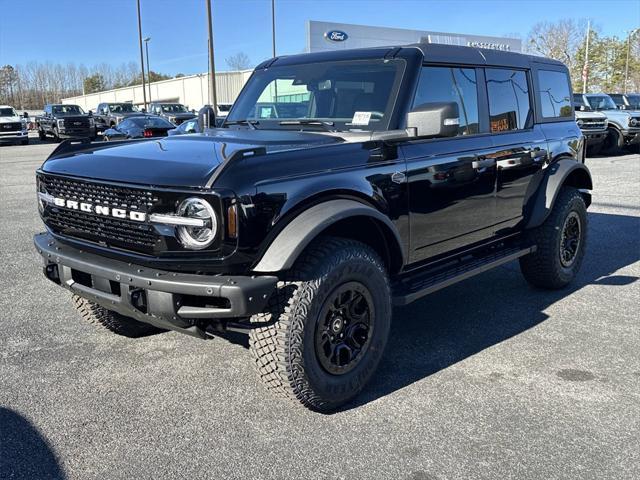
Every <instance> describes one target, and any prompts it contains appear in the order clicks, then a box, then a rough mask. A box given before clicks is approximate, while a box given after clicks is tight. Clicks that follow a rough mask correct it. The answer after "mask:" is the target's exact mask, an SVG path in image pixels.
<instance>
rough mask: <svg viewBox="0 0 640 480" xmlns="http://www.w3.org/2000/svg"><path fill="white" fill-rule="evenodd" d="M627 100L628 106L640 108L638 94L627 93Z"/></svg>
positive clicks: (634, 108) (635, 108)
mask: <svg viewBox="0 0 640 480" xmlns="http://www.w3.org/2000/svg"><path fill="white" fill-rule="evenodd" d="M627 102H629V108H631V109H633V110H640V95H627Z"/></svg>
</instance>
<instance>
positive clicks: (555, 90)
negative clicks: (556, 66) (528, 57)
mask: <svg viewBox="0 0 640 480" xmlns="http://www.w3.org/2000/svg"><path fill="white" fill-rule="evenodd" d="M538 84H539V85H540V93H539V95H540V105H541V106H542V116H543V118H556V117H571V116H572V115H573V113H572V110H573V108H572V107H571V93H570V89H569V78H568V77H567V74H566V73H564V72H555V71H551V70H538Z"/></svg>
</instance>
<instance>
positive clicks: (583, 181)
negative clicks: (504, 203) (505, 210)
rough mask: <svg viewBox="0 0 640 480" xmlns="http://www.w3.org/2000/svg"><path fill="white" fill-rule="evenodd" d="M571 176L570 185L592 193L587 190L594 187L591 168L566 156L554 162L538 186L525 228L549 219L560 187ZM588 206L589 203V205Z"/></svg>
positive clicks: (535, 225)
mask: <svg viewBox="0 0 640 480" xmlns="http://www.w3.org/2000/svg"><path fill="white" fill-rule="evenodd" d="M569 176H572V181H571V182H570V185H571V186H573V187H575V188H577V189H579V190H581V191H583V193H585V194H586V195H589V200H590V194H589V193H588V192H585V191H586V190H592V189H593V181H592V180H591V173H590V172H589V169H588V168H587V167H586V166H585V165H584V164H583V163H580V162H577V161H575V160H574V159H569V158H564V159H559V160H558V161H556V162H554V163H552V164H551V165H550V166H549V167H548V168H547V169H546V173H545V176H544V178H543V179H542V180H541V181H540V185H539V186H538V193H537V194H536V196H535V197H534V198H535V200H534V202H533V205H532V207H531V208H530V210H529V211H530V215H529V218H528V221H527V223H526V225H525V228H534V227H537V226H539V225H542V223H543V222H544V221H545V220H546V219H547V217H548V216H549V214H550V213H551V210H552V209H553V206H554V204H555V201H556V198H557V197H558V193H559V192H560V188H561V187H562V186H563V185H564V184H565V183H566V182H567V180H568V179H569ZM587 206H588V205H587Z"/></svg>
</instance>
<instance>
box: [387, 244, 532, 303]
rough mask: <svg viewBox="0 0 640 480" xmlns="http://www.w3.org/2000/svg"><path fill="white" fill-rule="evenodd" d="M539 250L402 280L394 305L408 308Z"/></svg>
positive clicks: (510, 252) (479, 259)
mask: <svg viewBox="0 0 640 480" xmlns="http://www.w3.org/2000/svg"><path fill="white" fill-rule="evenodd" d="M535 251H536V247H535V246H532V247H528V248H524V249H522V248H509V249H505V250H500V251H498V252H492V253H490V254H488V255H484V256H482V257H471V258H469V259H466V260H465V259H461V260H459V261H457V262H456V263H455V264H454V265H453V266H448V267H442V268H439V269H437V270H435V271H434V270H431V271H428V272H423V273H419V274H416V275H415V276H412V277H410V278H407V279H403V280H402V281H401V282H399V284H398V285H397V287H398V288H397V289H394V290H395V291H394V296H393V304H394V305H398V306H402V305H408V304H409V303H411V302H414V301H416V300H418V299H420V298H422V297H424V296H425V295H429V294H430V293H433V292H436V291H438V290H440V289H442V288H445V287H448V286H450V285H453V284H454V283H458V282H461V281H463V280H466V279H467V278H471V277H473V276H475V275H478V274H480V273H483V272H486V271H487V270H491V269H492V268H495V267H498V266H500V265H503V264H505V263H509V262H511V261H513V260H515V259H517V258H520V257H523V256H524V255H528V254H529V253H533V252H535Z"/></svg>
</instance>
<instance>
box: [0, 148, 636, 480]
mask: <svg viewBox="0 0 640 480" xmlns="http://www.w3.org/2000/svg"><path fill="white" fill-rule="evenodd" d="M53 148H55V145H54V144H52V143H45V144H40V143H38V142H37V140H36V141H34V142H33V144H32V145H29V146H3V147H0V205H1V207H0V226H1V232H0V259H1V261H2V266H3V268H2V273H3V274H2V277H1V282H2V289H1V290H0V312H1V316H2V318H1V320H0V478H3V479H4V478H8V479H13V478H34V479H42V478H72V479H93V478H95V479H105V478H108V479H132V478H135V479H146V478H149V479H151V478H154V479H157V478H189V479H195V478H214V479H235V478H238V479H240V478H242V479H245V478H246V479H250V478H255V479H282V478H296V479H316V478H318V479H342V478H349V479H366V478H383V479H413V480H418V479H430V480H433V479H463V478H501V479H504V478H517V479H525V478H530V479H541V478H545V479H566V478H581V479H587V478H594V479H595V478H597V479H614V478H615V479H622V478H629V479H631V478H638V476H640V448H639V447H638V445H640V325H639V323H638V318H639V317H638V311H639V310H640V282H639V281H638V277H640V155H631V154H627V155H622V156H618V157H613V158H606V157H598V158H593V159H589V160H588V162H587V164H588V166H589V167H590V168H591V171H592V174H593V177H594V184H595V191H594V203H593V205H592V206H591V208H590V209H589V221H590V224H589V239H588V252H587V256H586V259H585V262H584V265H583V268H582V271H581V273H580V276H579V278H578V279H577V282H576V283H575V284H574V285H572V286H571V287H570V288H568V289H566V290H564V291H561V292H546V291H537V290H534V289H532V288H530V287H529V286H528V285H527V284H526V283H525V282H524V280H523V279H522V277H521V276H520V274H519V271H518V267H517V264H515V263H514V264H510V265H507V266H506V267H504V268H500V269H497V270H494V271H491V272H488V273H485V274H483V275H481V276H479V277H476V278H473V279H471V280H468V281H466V282H463V283H460V284H457V285H455V286H453V287H450V288H448V289H446V290H443V291H440V292H438V293H436V294H434V295H431V296H429V297H427V298H426V299H424V300H422V301H420V302H417V303H415V304H413V305H411V306H409V307H406V308H403V309H398V310H396V311H395V315H394V325H393V328H392V337H391V340H390V344H389V347H388V349H387V353H386V357H385V359H384V361H383V364H382V366H381V369H380V370H379V372H378V374H377V376H376V377H375V378H374V380H373V382H372V383H371V384H370V385H369V387H368V388H367V389H366V390H365V392H364V393H363V394H362V395H361V396H360V397H359V398H358V400H357V402H356V403H354V404H351V405H349V406H348V407H347V408H346V409H344V410H343V411H341V412H338V413H335V414H333V415H320V414H317V413H312V412H309V411H306V410H304V409H302V408H299V407H296V406H295V405H293V404H290V403H287V402H285V401H282V400H280V399H278V398H275V397H273V396H272V395H271V394H270V393H268V392H267V391H266V390H265V389H264V388H263V387H262V385H261V384H260V383H259V380H258V379H257V376H256V375H255V374H254V371H253V366H252V364H251V359H250V356H249V353H248V351H247V349H246V345H245V343H244V338H243V337H241V336H236V337H229V338H216V339H214V340H211V341H206V342H205V341H201V340H197V339H193V338H190V337H187V336H183V335H180V334H177V333H166V334H161V335H155V336H151V337H147V338H143V339H137V340H131V339H127V338H123V337H118V336H116V335H113V334H111V333H109V332H107V331H106V330H99V329H96V328H95V327H93V326H91V325H86V324H84V323H82V322H81V320H80V318H79V317H78V315H77V314H76V312H75V311H74V309H73V308H72V305H71V302H70V294H69V293H67V292H66V291H63V290H62V289H60V288H59V287H56V286H55V285H53V284H51V283H50V282H48V281H46V280H45V279H44V277H43V276H42V274H41V265H40V262H39V258H38V256H37V255H36V253H35V251H34V249H33V247H32V242H31V237H32V235H33V234H34V233H36V232H38V231H41V230H42V229H43V227H42V224H41V222H40V220H39V218H38V214H37V207H36V201H35V193H34V170H35V168H37V167H38V166H39V165H40V164H41V163H42V161H43V160H44V158H45V157H46V155H47V154H48V153H49V152H51V151H52V150H53Z"/></svg>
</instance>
